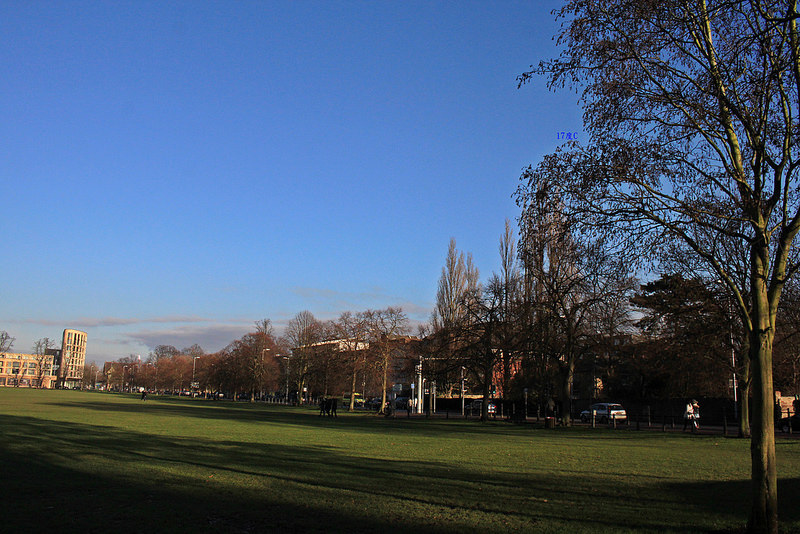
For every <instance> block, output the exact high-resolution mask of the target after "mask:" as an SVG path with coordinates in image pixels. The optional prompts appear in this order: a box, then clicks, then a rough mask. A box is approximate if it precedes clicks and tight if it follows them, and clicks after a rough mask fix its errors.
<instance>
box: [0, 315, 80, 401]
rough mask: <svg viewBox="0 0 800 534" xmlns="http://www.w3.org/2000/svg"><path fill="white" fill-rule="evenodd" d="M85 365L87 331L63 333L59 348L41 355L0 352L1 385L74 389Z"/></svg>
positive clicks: (48, 350) (78, 385) (69, 330)
mask: <svg viewBox="0 0 800 534" xmlns="http://www.w3.org/2000/svg"><path fill="white" fill-rule="evenodd" d="M85 362H86V332H81V331H80V330H71V329H67V330H64V334H63V336H62V338H61V348H60V349H47V350H45V351H44V354H22V353H10V352H9V353H0V386H5V387H36V388H45V389H49V388H53V387H64V388H77V387H80V385H81V380H82V379H83V366H84V364H85Z"/></svg>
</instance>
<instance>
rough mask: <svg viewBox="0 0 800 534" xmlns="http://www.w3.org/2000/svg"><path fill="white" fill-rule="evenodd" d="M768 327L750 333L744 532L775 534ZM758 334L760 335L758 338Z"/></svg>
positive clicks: (775, 471) (776, 495)
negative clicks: (748, 497) (748, 502)
mask: <svg viewBox="0 0 800 534" xmlns="http://www.w3.org/2000/svg"><path fill="white" fill-rule="evenodd" d="M770 332H771V331H769V330H768V331H762V333H761V334H760V335H759V334H758V333H754V335H753V342H754V343H753V345H752V348H751V352H752V353H753V354H752V356H751V357H752V358H753V360H752V372H753V385H752V390H753V426H752V435H751V441H750V456H751V460H752V484H753V487H752V491H753V494H752V496H753V508H752V510H751V515H750V521H749V523H748V532H751V533H758V534H762V533H764V534H777V532H778V484H777V479H778V473H777V466H776V463H775V421H774V414H773V402H772V398H773V386H772V335H771V333H770ZM759 338H760V339H759Z"/></svg>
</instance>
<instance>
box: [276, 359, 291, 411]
mask: <svg viewBox="0 0 800 534" xmlns="http://www.w3.org/2000/svg"><path fill="white" fill-rule="evenodd" d="M278 356H280V354H278ZM281 358H283V359H284V360H286V365H285V366H284V374H285V375H286V396H285V397H284V398H283V400H284V402H285V403H286V404H289V357H288V356H281Z"/></svg>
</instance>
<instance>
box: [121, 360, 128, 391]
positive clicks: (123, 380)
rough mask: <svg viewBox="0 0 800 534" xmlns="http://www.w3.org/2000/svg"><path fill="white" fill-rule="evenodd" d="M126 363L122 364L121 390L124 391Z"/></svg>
mask: <svg viewBox="0 0 800 534" xmlns="http://www.w3.org/2000/svg"><path fill="white" fill-rule="evenodd" d="M127 368H128V366H127V365H123V366H122V392H123V393H124V392H125V369H127Z"/></svg>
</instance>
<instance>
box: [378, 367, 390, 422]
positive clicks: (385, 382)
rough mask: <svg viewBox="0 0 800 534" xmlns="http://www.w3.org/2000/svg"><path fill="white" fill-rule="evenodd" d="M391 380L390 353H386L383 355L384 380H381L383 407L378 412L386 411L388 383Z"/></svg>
mask: <svg viewBox="0 0 800 534" xmlns="http://www.w3.org/2000/svg"><path fill="white" fill-rule="evenodd" d="M388 380H389V355H388V354H384V356H383V380H382V381H381V386H382V387H381V407H380V409H379V410H378V413H380V414H382V413H385V412H386V410H384V406H386V384H387V382H388Z"/></svg>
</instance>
